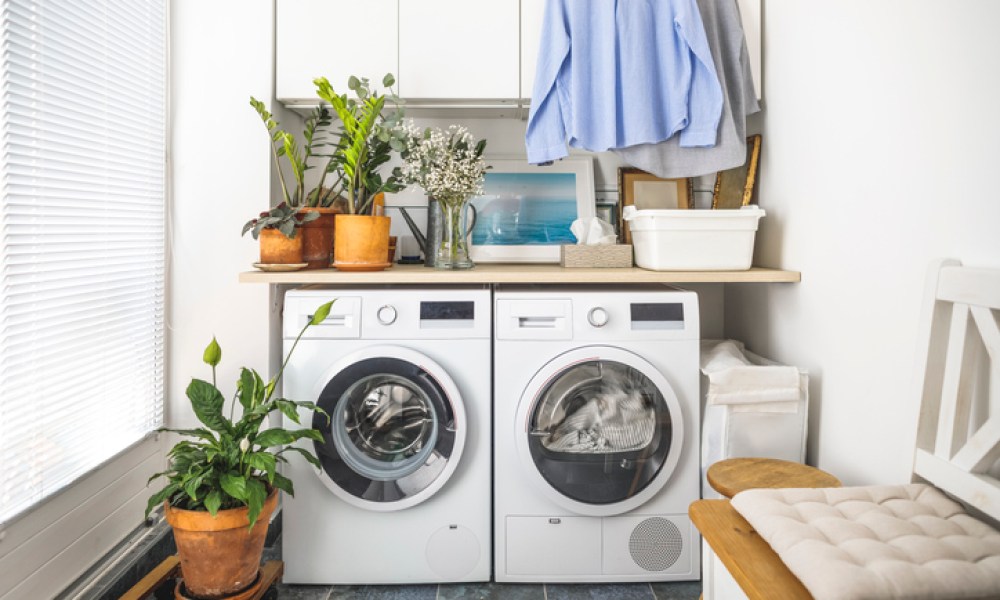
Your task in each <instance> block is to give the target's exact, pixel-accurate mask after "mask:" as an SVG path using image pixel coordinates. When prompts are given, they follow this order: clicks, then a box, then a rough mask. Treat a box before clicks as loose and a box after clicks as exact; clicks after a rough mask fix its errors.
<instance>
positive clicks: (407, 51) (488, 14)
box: [399, 0, 519, 99]
mask: <svg viewBox="0 0 1000 600" xmlns="http://www.w3.org/2000/svg"><path fill="white" fill-rule="evenodd" d="M518 13H519V2H518V0H490V1H489V2H470V1H469V0H403V1H402V2H400V6H399V94H400V96H402V97H404V98H415V99H421V98H423V99H427V98H441V99H451V98H460V99H464V98H469V99H489V98H517V97H518V91H519V90H518V88H519V86H518V54H519V52H518V40H519V24H518Z"/></svg>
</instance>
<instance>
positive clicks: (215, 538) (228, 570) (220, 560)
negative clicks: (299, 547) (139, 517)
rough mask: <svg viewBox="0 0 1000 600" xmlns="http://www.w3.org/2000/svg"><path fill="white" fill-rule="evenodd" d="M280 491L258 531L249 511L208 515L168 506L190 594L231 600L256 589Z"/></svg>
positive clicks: (272, 496)
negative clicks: (267, 536)
mask: <svg viewBox="0 0 1000 600" xmlns="http://www.w3.org/2000/svg"><path fill="white" fill-rule="evenodd" d="M277 505H278V490H272V491H271V494H270V495H269V496H268V497H267V500H266V501H265V502H264V508H263V510H261V512H260V517H259V518H258V519H257V522H256V523H254V526H253V529H250V528H249V527H248V525H249V524H250V520H249V518H248V516H247V513H248V512H249V510H248V509H247V508H246V507H243V508H232V509H229V510H220V511H219V512H217V513H216V515H215V516H214V517H213V516H212V515H211V514H209V513H208V511H203V510H183V509H180V508H174V507H172V506H170V503H169V502H167V503H166V511H165V516H166V519H167V522H168V523H170V526H171V527H172V528H173V530H174V541H176V542H177V554H178V556H179V557H180V560H181V576H182V577H183V578H184V587H185V589H186V590H187V592H188V593H189V594H191V595H192V596H196V597H198V598H225V597H228V596H231V595H233V594H235V593H236V592H239V591H240V590H243V589H244V588H247V587H249V586H251V585H253V584H254V582H255V581H256V579H257V571H258V570H259V568H260V557H261V554H262V553H263V551H264V537H265V536H266V535H267V527H268V525H269V524H270V521H271V514H272V513H273V512H274V509H275V507H277Z"/></svg>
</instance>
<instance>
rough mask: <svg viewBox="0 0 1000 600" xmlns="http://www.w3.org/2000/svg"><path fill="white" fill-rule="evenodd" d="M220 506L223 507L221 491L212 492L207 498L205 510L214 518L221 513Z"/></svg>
mask: <svg viewBox="0 0 1000 600" xmlns="http://www.w3.org/2000/svg"><path fill="white" fill-rule="evenodd" d="M220 506H222V494H220V493H219V490H212V491H211V492H209V493H208V495H207V496H205V508H206V509H208V513H209V514H210V515H212V516H213V517H214V516H215V513H217V512H219V507H220Z"/></svg>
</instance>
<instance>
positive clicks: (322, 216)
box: [250, 96, 340, 269]
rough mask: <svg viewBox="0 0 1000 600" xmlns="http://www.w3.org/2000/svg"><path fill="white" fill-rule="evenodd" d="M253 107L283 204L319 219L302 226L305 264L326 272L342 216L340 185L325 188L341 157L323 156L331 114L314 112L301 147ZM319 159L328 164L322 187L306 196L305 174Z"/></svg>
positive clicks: (252, 103)
mask: <svg viewBox="0 0 1000 600" xmlns="http://www.w3.org/2000/svg"><path fill="white" fill-rule="evenodd" d="M250 106H252V107H253V109H254V110H255V111H256V112H257V114H258V115H259V116H260V119H261V121H262V122H263V123H264V127H265V128H266V129H267V132H268V135H269V137H270V139H271V157H272V158H273V159H274V167H275V170H276V172H277V174H278V180H279V183H280V184H281V194H282V202H283V203H284V204H286V205H287V206H289V207H291V208H294V209H295V210H296V211H298V212H302V213H306V214H315V215H316V216H315V217H312V218H309V219H307V220H305V221H304V222H303V225H302V252H303V258H302V262H305V263H307V268H310V269H323V268H327V267H329V266H330V259H331V257H332V255H333V239H334V227H335V220H334V216H335V215H336V214H338V213H339V212H340V209H339V208H337V207H336V206H335V205H334V204H335V202H336V201H337V199H338V198H339V195H338V194H337V193H336V191H337V189H338V185H339V182H337V183H335V184H334V185H332V186H330V187H324V183H325V181H326V176H327V174H329V173H334V174H336V173H337V172H338V161H339V157H338V156H337V155H336V153H333V152H331V153H329V154H323V153H321V152H320V150H321V149H322V148H323V146H327V145H331V144H332V142H331V141H330V140H329V139H328V138H327V137H326V130H327V128H329V126H330V122H331V121H330V111H329V109H327V108H326V107H325V106H318V107H316V108H315V109H313V111H312V112H311V113H310V114H309V116H308V117H307V118H306V120H305V127H304V129H303V131H302V140H303V143H302V144H299V142H298V141H297V140H296V139H295V136H294V135H293V134H291V133H288V132H287V131H285V130H283V129H281V128H280V127H279V124H278V122H277V121H275V120H274V117H273V115H272V114H271V113H270V112H269V111H268V110H267V108H266V107H265V106H264V103H263V102H261V101H260V100H257V99H256V98H254V97H253V96H251V97H250ZM316 157H318V158H325V159H326V163H325V164H324V165H323V169H322V174H321V175H320V181H319V184H318V185H317V186H316V187H315V188H313V189H312V190H311V191H310V192H308V193H307V192H306V183H305V178H306V171H308V170H310V169H312V168H313V166H312V165H311V164H310V162H311V160H312V159H313V158H316ZM282 158H284V161H282V160H281V159H282ZM282 164H285V165H287V167H288V170H289V171H290V175H291V180H290V181H289V180H286V175H285V173H284V172H283V170H282Z"/></svg>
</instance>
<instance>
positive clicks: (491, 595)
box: [264, 538, 701, 600]
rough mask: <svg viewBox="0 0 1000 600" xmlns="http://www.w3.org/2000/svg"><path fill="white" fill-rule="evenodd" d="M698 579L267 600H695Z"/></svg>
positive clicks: (302, 591) (309, 594)
mask: <svg viewBox="0 0 1000 600" xmlns="http://www.w3.org/2000/svg"><path fill="white" fill-rule="evenodd" d="M275 546H276V547H274V548H267V549H266V550H265V556H264V559H265V560H269V559H274V558H278V557H280V548H281V540H280V538H279V539H278V543H277V544H275ZM700 595H701V582H700V581H684V582H677V583H610V584H594V585H589V584H555V583H546V584H544V585H543V584H520V583H492V582H491V583H453V584H441V585H334V586H329V585H285V584H279V585H278V586H277V589H276V590H272V591H271V593H270V594H268V596H266V598H268V599H269V600H605V599H606V600H697V599H698V597H699V596H700Z"/></svg>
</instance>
